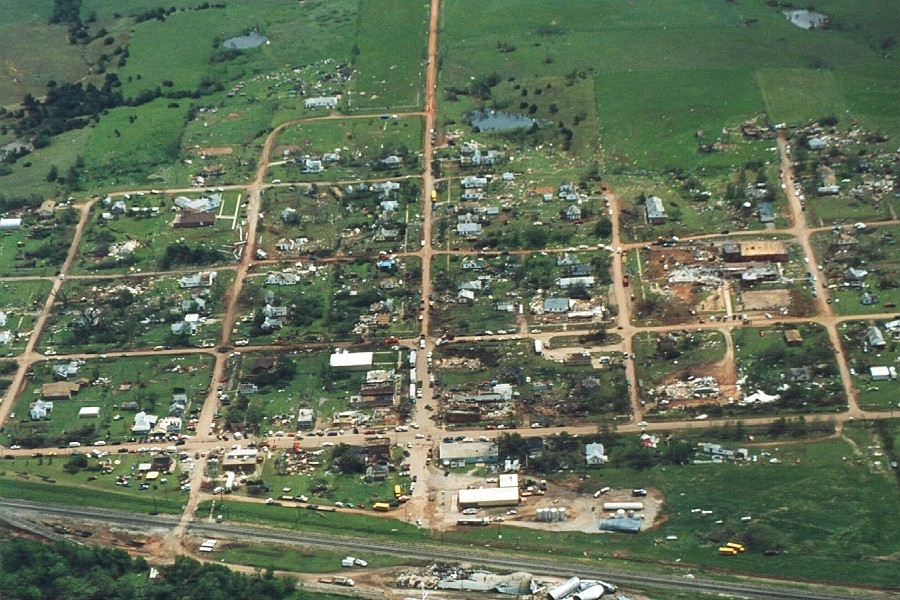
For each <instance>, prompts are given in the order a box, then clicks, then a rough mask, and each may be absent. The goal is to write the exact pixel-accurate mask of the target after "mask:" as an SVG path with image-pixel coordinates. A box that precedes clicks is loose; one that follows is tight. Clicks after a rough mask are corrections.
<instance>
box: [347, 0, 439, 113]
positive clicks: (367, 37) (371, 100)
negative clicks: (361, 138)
mask: <svg viewBox="0 0 900 600" xmlns="http://www.w3.org/2000/svg"><path fill="white" fill-rule="evenodd" d="M427 6H428V5H427V3H423V2H421V1H419V0H399V1H398V0H360V11H359V21H358V25H357V27H358V29H357V34H356V42H355V43H356V47H358V49H359V56H358V57H357V58H356V59H355V60H354V67H356V69H357V70H358V71H359V81H358V83H357V86H356V94H354V96H355V98H354V99H353V101H352V104H351V106H350V108H351V109H356V110H366V109H368V110H378V109H382V108H383V109H385V110H415V109H416V108H418V107H419V106H421V104H422V102H423V100H424V98H422V95H421V89H422V84H423V83H424V81H425V51H426V41H427V39H428V11H427Z"/></svg>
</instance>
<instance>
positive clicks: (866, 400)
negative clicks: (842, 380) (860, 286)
mask: <svg viewBox="0 0 900 600" xmlns="http://www.w3.org/2000/svg"><path fill="white" fill-rule="evenodd" d="M884 325H885V321H845V322H844V323H841V324H840V325H839V327H838V331H839V333H840V335H841V344H842V346H843V349H844V354H845V356H846V357H847V366H849V367H850V369H851V370H850V373H851V375H852V376H853V387H855V388H856V391H857V393H858V394H859V398H858V400H859V405H860V407H861V408H863V409H867V410H887V409H891V410H893V409H894V408H900V405H898V399H900V383H898V381H897V380H896V379H894V380H887V381H876V380H874V379H872V377H871V375H870V373H869V368H870V367H878V366H881V367H894V368H895V369H898V370H900V351H898V347H897V341H896V339H892V337H891V332H889V331H888V330H887V329H886V328H885V327H884ZM872 326H874V327H877V328H878V330H879V331H880V332H881V335H882V337H883V339H884V340H885V342H886V346H885V347H884V348H881V349H879V348H873V347H871V346H870V345H869V344H868V343H867V338H866V335H867V333H868V329H869V327H872Z"/></svg>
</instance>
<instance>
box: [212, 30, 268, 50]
mask: <svg viewBox="0 0 900 600" xmlns="http://www.w3.org/2000/svg"><path fill="white" fill-rule="evenodd" d="M267 41H269V38H267V37H266V36H264V35H259V32H258V31H251V32H250V33H248V34H247V35H241V36H238V37H233V38H228V39H227V40H225V41H224V42H223V43H222V45H223V46H225V47H226V48H228V49H229V50H247V49H248V48H259V47H260V46H262V45H263V44H265V43H266V42H267Z"/></svg>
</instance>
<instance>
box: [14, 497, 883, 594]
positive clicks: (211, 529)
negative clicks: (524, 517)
mask: <svg viewBox="0 0 900 600" xmlns="http://www.w3.org/2000/svg"><path fill="white" fill-rule="evenodd" d="M0 507H3V508H7V509H12V511H13V512H15V513H16V514H17V515H18V516H19V517H20V518H21V517H29V518H32V519H39V518H41V517H44V518H60V519H71V520H75V521H82V522H84V521H87V522H97V523H102V524H104V525H111V526H118V527H122V528H125V529H134V530H137V531H142V532H147V531H148V530H151V529H168V528H172V527H175V526H176V525H177V524H178V517H175V516H171V515H144V514H139V513H129V512H126V511H120V510H115V509H104V508H93V507H90V508H82V507H77V506H63V505H57V504H43V503H39V502H29V501H10V500H5V499H0ZM187 531H188V532H190V533H192V534H194V535H197V536H204V537H216V538H230V539H236V540H240V541H244V542H246V541H251V542H262V543H282V544H295V545H301V546H312V547H322V546H325V547H329V548H336V549H342V550H348V551H351V550H352V551H357V552H358V550H359V548H361V547H363V548H365V549H366V551H367V552H370V553H372V554H381V555H389V556H401V557H403V558H407V559H410V560H420V561H435V562H460V563H475V564H478V565H479V566H483V567H489V568H493V569H498V570H511V571H528V572H530V573H534V574H536V575H551V576H556V577H569V576H571V575H572V574H577V575H578V576H579V577H582V578H586V579H602V580H604V581H609V582H611V583H615V584H617V585H641V586H658V587H663V588H677V589H682V590H693V591H696V592H703V593H708V594H718V595H722V596H729V597H736V598H752V599H763V600H850V599H852V600H876V599H877V600H883V599H886V598H889V597H892V596H890V595H889V593H887V592H885V593H884V594H879V593H877V592H864V591H860V592H847V591H842V592H831V591H826V590H818V589H802V588H799V587H782V586H778V585H776V584H769V583H748V582H739V581H716V580H712V579H703V578H688V577H684V576H678V575H664V574H656V573H641V572H637V571H626V570H620V569H608V568H598V567H593V566H590V565H585V564H582V563H577V562H576V563H572V562H571V561H565V560H560V559H555V558H546V559H545V558H541V559H537V558H529V557H520V556H511V555H507V554H503V553H492V552H484V551H478V550H474V549H471V550H456V549H454V548H453V547H449V548H447V547H438V546H428V545H423V544H410V543H399V542H393V541H391V542H388V541H380V540H374V539H370V538H360V537H348V536H341V535H330V534H324V533H310V532H304V531H290V530H284V529H275V528H271V527H263V526H255V525H243V524H237V523H227V524H220V523H208V522H197V521H195V522H192V523H190V524H189V525H188V527H187Z"/></svg>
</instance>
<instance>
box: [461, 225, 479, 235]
mask: <svg viewBox="0 0 900 600" xmlns="http://www.w3.org/2000/svg"><path fill="white" fill-rule="evenodd" d="M456 233H458V234H459V235H462V236H467V237H469V236H471V237H474V236H478V235H481V223H459V224H458V225H457V226H456Z"/></svg>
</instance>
